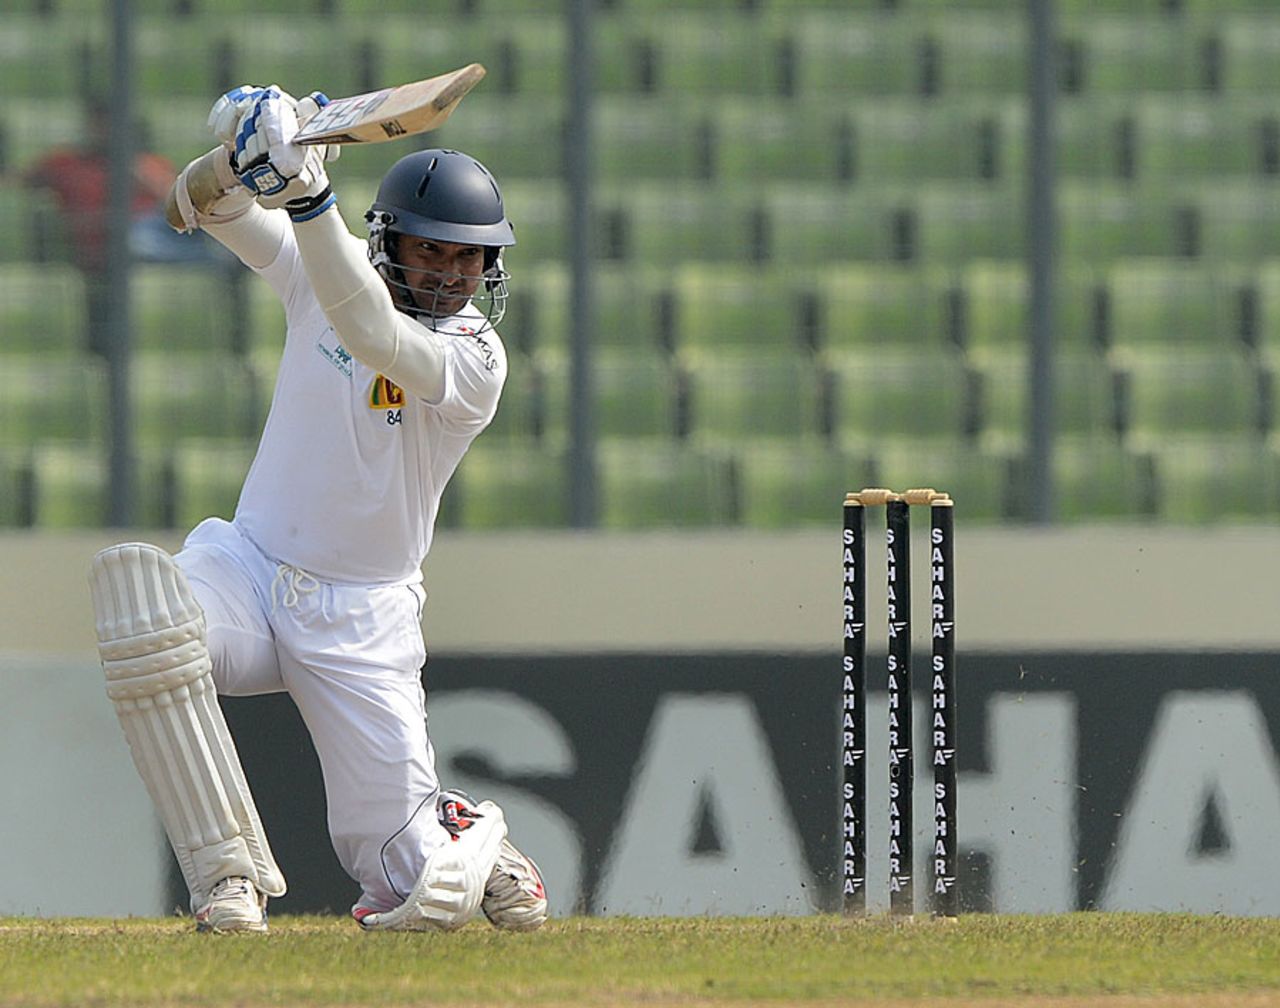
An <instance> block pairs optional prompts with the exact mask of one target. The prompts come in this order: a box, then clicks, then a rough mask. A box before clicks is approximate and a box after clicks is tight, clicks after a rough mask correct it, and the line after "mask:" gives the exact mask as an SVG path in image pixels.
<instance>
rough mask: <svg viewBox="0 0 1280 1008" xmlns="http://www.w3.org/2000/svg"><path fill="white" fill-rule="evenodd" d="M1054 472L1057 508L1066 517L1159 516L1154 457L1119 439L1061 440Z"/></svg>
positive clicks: (1146, 518) (1088, 519)
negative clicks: (1127, 445)
mask: <svg viewBox="0 0 1280 1008" xmlns="http://www.w3.org/2000/svg"><path fill="white" fill-rule="evenodd" d="M1052 474H1053V475H1052V478H1053V488H1054V503H1055V509H1054V512H1055V517H1056V519H1057V520H1058V521H1060V522H1065V523H1068V524H1079V523H1083V522H1097V521H1135V522H1136V521H1149V520H1150V519H1151V518H1153V517H1155V514H1156V506H1157V496H1158V493H1157V486H1156V481H1155V471H1154V460H1153V459H1152V457H1151V456H1150V454H1148V453H1146V452H1141V451H1132V450H1130V449H1128V448H1126V447H1125V446H1124V445H1123V444H1121V443H1120V442H1119V441H1117V440H1116V439H1114V438H1110V437H1061V438H1058V439H1056V440H1055V441H1054V445H1053V466H1052Z"/></svg>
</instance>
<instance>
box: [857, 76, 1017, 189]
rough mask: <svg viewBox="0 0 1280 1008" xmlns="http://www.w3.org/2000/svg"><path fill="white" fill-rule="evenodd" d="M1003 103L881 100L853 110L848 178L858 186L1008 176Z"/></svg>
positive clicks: (980, 99)
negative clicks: (1005, 157) (854, 179)
mask: <svg viewBox="0 0 1280 1008" xmlns="http://www.w3.org/2000/svg"><path fill="white" fill-rule="evenodd" d="M1005 105H1006V102H1005V101H1003V100H1001V99H994V100H993V99H990V98H983V97H982V96H977V97H973V96H969V95H966V94H963V93H962V94H961V95H960V96H959V97H947V98H937V99H932V98H920V97H910V98H884V99H880V100H878V101H874V102H860V103H858V104H856V105H854V106H853V109H852V111H851V113H850V115H851V117H852V130H853V136H852V144H851V146H852V150H853V151H854V157H853V165H852V173H851V174H852V175H853V176H854V177H855V178H856V179H857V180H858V181H859V182H861V181H867V182H871V183H876V182H880V183H883V182H913V181H923V180H927V179H942V180H983V181H995V180H999V179H1002V178H1020V176H1013V175H1010V174H1009V172H1010V170H1011V167H1012V166H1010V165H1008V164H1006V163H1005V161H1004V158H1003V157H1002V154H1003V152H1004V149H1005V147H1004V139H1005V138H1004V131H1005V129H1006V128H1007V127H1006V122H1007V118H1006V117H1005V116H1004V115H1003V112H1004V107H1005Z"/></svg>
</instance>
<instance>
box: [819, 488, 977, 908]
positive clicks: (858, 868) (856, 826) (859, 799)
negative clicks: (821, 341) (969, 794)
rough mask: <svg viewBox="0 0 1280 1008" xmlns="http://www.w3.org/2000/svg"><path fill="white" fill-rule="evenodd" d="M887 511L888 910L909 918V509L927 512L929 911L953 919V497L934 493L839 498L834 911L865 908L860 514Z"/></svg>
mask: <svg viewBox="0 0 1280 1008" xmlns="http://www.w3.org/2000/svg"><path fill="white" fill-rule="evenodd" d="M880 505H883V506H884V507H885V544H886V547H887V555H886V575H887V576H886V581H887V586H886V587H887V599H888V661H887V665H888V668H887V671H888V694H889V697H888V699H889V703H888V718H889V753H888V756H889V912H890V913H891V914H894V915H910V914H913V913H915V881H914V879H913V877H912V873H913V870H914V869H913V865H914V862H915V840H914V833H913V828H914V826H913V822H912V819H913V817H912V802H913V801H914V792H915V777H914V765H913V757H912V750H911V740H912V706H911V705H912V701H911V697H912V691H911V507H912V506H913V505H927V506H928V507H929V512H930V532H929V559H930V562H929V567H930V577H929V584H930V603H929V609H930V614H931V616H930V633H931V637H932V656H931V657H932V661H931V663H930V684H931V685H930V696H931V704H930V717H931V728H930V739H931V745H930V753H931V760H932V764H933V842H932V857H931V859H930V861H931V865H932V871H931V873H930V874H931V882H932V893H931V896H932V898H931V901H930V904H931V907H932V910H933V913H934V914H935V915H936V916H940V917H954V916H956V915H957V914H958V912H959V889H958V886H957V882H956V878H957V875H956V868H957V850H956V763H955V755H956V734H955V732H956V719H955V699H956V698H955V599H954V594H953V573H954V571H953V567H954V563H953V550H954V542H953V509H952V501H951V497H950V496H949V495H948V494H945V493H939V492H938V491H936V490H932V489H919V490H907V491H905V492H903V493H895V492H893V491H892V490H884V489H866V490H862V491H859V492H856V493H849V494H846V495H845V499H844V536H843V552H842V556H843V566H844V586H843V600H842V605H843V612H844V656H843V676H842V680H841V682H842V689H841V696H842V703H841V745H840V762H841V769H842V779H841V857H840V865H841V908H842V910H843V912H844V913H846V914H861V913H864V912H865V911H866V906H867V832H866V823H867V767H866V751H867V720H866V696H867V675H866V654H867V639H866V624H867V577H866V559H867V539H866V509H867V508H868V507H876V506H880Z"/></svg>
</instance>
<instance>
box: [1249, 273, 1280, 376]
mask: <svg viewBox="0 0 1280 1008" xmlns="http://www.w3.org/2000/svg"><path fill="white" fill-rule="evenodd" d="M1255 278H1256V280H1255V290H1256V294H1255V297H1256V308H1255V312H1256V318H1255V322H1254V325H1255V327H1256V337H1255V343H1256V345H1257V347H1258V349H1259V351H1260V352H1261V354H1262V356H1263V358H1264V359H1265V360H1266V361H1267V362H1268V363H1269V364H1270V365H1271V366H1272V368H1273V369H1274V367H1275V365H1276V364H1277V363H1280V259H1268V260H1266V261H1264V262H1263V263H1262V264H1261V265H1260V266H1259V267H1258V270H1257V272H1256V274H1255Z"/></svg>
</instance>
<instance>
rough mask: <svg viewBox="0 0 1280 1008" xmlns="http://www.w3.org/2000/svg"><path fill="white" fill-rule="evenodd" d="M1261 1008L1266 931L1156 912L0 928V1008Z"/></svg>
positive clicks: (1270, 995)
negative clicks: (506, 929)
mask: <svg viewBox="0 0 1280 1008" xmlns="http://www.w3.org/2000/svg"><path fill="white" fill-rule="evenodd" d="M528 1004H539V1005H548V1004H573V1005H576V1006H582V1005H602V1006H616V1005H645V1006H654V1005H661V1006H666V1005H677V1004H678V1005H688V1004H698V1005H703V1004H705V1005H715V1004H723V1005H753V1006H765V1005H769V1006H775V1008H781V1006H787V1005H808V1006H832V1005H845V1004H848V1005H872V1006H893V1008H899V1006H905V1005H924V1004H928V1005H935V1004H936V1005H946V1006H949V1008H962V1006H963V1008H969V1006H997V1005H1000V1006H1003V1005H1037V1006H1048V1005H1062V1006H1073V1008H1074V1006H1114V1008H1129V1006H1138V1005H1141V1006H1151V1008H1154V1006H1156V1005H1161V1006H1171V1005H1177V1006H1187V1008H1190V1006H1192V1005H1197V1006H1199V1005H1212V1006H1221V1008H1225V1006H1227V1005H1232V1006H1248V1008H1261V1006H1263V1005H1272V1004H1275V1005H1280V920H1274V919H1269V918H1229V917H1217V916H1194V915H1172V914H1114V913H1106V914H1104V913H1087V914H1067V915H1061V916H1005V915H996V914H981V915H971V916H965V917H962V918H960V919H959V920H954V921H937V920H932V919H930V918H928V917H917V918H915V919H912V920H906V921H900V920H893V919H890V918H888V917H885V916H872V917H868V918H865V919H859V920H853V919H844V918H840V917H835V916H813V917H769V918H706V917H698V918H608V919H606V918H581V917H579V918H570V919H565V920H555V921H552V922H550V923H549V924H548V925H547V926H546V927H544V928H543V929H542V930H540V931H537V932H534V933H531V934H509V933H500V932H497V931H495V930H493V929H492V928H490V927H488V926H487V925H485V924H483V923H480V922H476V923H472V924H470V925H468V926H467V927H465V928H463V929H461V930H460V931H457V932H454V933H452V934H427V933H423V934H404V933H394V934H382V933H372V934H366V933H363V932H361V931H360V929H359V928H357V927H356V926H355V925H354V924H353V923H351V922H350V921H348V920H345V919H340V918H334V917H288V916H285V917H278V918H275V919H273V920H272V923H271V932H270V934H268V935H227V936H213V935H198V934H196V933H195V932H194V931H193V929H192V925H191V921H190V920H189V919H180V918H173V919H169V920H140V919H128V920H116V921H113V920H101V919H97V920H84V919H51V920H44V919H31V918H4V919H0V1006H3V1008H16V1006H19V1005H21V1006H24V1008H40V1006H54V1005H76V1006H117V1005H118V1006H126V1005H127V1006H136V1008H145V1006H161V1005H164V1006H167V1005H183V1006H203V1005H208V1006H215V1005H217V1006H225V1005H234V1006H239V1008H258V1006H266V1005H344V1006H345V1005H353V1006H354V1005H376V1006H379V1008H395V1006H408V1005H439V1006H450V1008H454V1006H464V1005H466V1006H469V1005H528Z"/></svg>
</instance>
